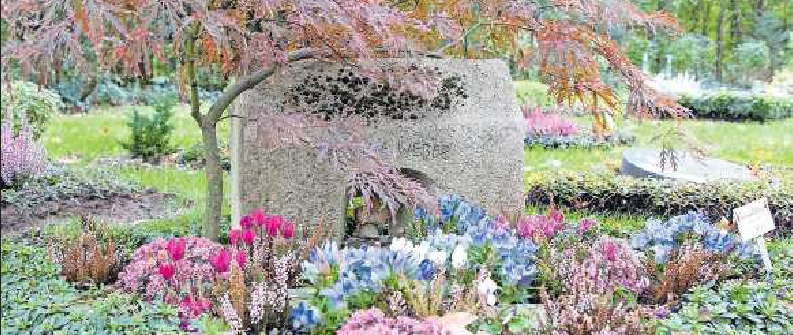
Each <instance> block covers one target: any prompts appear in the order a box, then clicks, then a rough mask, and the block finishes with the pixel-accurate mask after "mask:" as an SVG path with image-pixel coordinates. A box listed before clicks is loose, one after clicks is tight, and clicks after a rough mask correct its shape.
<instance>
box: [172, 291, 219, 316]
mask: <svg viewBox="0 0 793 335" xmlns="http://www.w3.org/2000/svg"><path fill="white" fill-rule="evenodd" d="M179 307H180V308H181V309H182V311H184V312H185V313H186V314H187V315H188V317H190V318H195V317H198V316H200V315H201V314H203V313H204V312H205V311H207V310H209V308H210V307H212V303H211V302H210V301H209V300H207V299H204V298H201V297H196V298H195V299H193V295H192V294H188V295H187V296H185V297H184V299H182V301H181V302H180V303H179Z"/></svg>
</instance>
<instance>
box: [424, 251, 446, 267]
mask: <svg viewBox="0 0 793 335" xmlns="http://www.w3.org/2000/svg"><path fill="white" fill-rule="evenodd" d="M428 258H429V259H430V260H431V261H433V262H434V263H435V265H437V266H443V264H445V263H446V258H447V256H446V253H445V252H443V251H438V250H434V251H432V252H430V254H429V257H428Z"/></svg>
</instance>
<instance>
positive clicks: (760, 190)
mask: <svg viewBox="0 0 793 335" xmlns="http://www.w3.org/2000/svg"><path fill="white" fill-rule="evenodd" d="M762 196H766V197H768V201H769V208H770V209H771V213H772V214H773V215H774V221H775V222H776V225H777V229H778V231H779V232H780V233H790V232H791V231H793V180H782V181H779V182H777V183H773V184H772V183H768V182H767V181H757V182H744V183H736V182H726V181H725V182H710V183H680V182H674V181H670V180H658V179H640V178H633V177H628V176H620V175H615V174H614V173H609V172H600V173H575V172H565V171H558V172H551V171H547V172H545V173H543V174H533V175H531V176H528V177H527V198H526V202H527V204H529V205H537V204H548V203H549V202H550V200H551V197H553V199H554V201H555V202H556V203H557V204H559V205H563V206H567V207H572V208H581V207H586V208H587V209H588V210H590V211H595V212H602V213H606V212H612V213H613V212H618V213H629V214H635V215H647V216H656V215H657V216H665V217H667V216H674V215H678V214H681V213H686V212H687V211H689V210H699V209H702V210H705V211H706V212H707V213H708V215H709V216H710V217H711V218H712V219H714V220H720V219H721V218H722V217H726V218H731V216H732V210H733V209H734V208H736V207H739V206H742V205H744V204H746V203H748V202H750V201H753V200H756V199H757V198H759V197H762Z"/></svg>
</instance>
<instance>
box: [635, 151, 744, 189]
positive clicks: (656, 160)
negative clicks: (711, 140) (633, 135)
mask: <svg viewBox="0 0 793 335" xmlns="http://www.w3.org/2000/svg"><path fill="white" fill-rule="evenodd" d="M660 158H661V151H660V150H658V149H647V148H633V149H627V150H625V151H624V152H623V153H622V169H621V172H622V174H625V175H629V176H633V177H639V178H662V179H673V180H680V181H689V182H696V183H706V182H710V181H716V180H727V181H752V180H755V179H756V178H755V176H754V175H752V173H751V171H750V170H749V169H748V168H747V167H745V166H742V165H739V164H735V163H730V162H728V161H725V160H721V159H717V158H709V157H704V158H699V157H696V156H694V155H693V154H691V153H690V152H679V153H678V161H677V169H673V168H672V167H671V166H669V164H667V165H666V166H665V167H664V168H663V169H662V168H661V165H660V162H661V161H660Z"/></svg>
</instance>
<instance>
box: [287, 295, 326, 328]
mask: <svg viewBox="0 0 793 335" xmlns="http://www.w3.org/2000/svg"><path fill="white" fill-rule="evenodd" d="M290 315H291V317H292V328H293V329H295V330H301V329H308V330H310V329H312V328H314V327H315V326H316V325H317V324H319V322H320V321H321V319H322V314H321V313H320V312H319V310H317V309H316V308H314V307H313V306H311V305H309V304H307V303H306V302H305V301H301V302H299V303H298V304H297V306H295V307H293V308H292V312H291V313H290Z"/></svg>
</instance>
